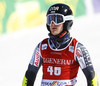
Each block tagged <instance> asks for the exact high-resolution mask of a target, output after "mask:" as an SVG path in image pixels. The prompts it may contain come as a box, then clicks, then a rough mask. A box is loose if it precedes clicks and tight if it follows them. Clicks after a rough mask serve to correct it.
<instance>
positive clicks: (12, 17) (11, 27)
mask: <svg viewBox="0 0 100 86" xmlns="http://www.w3.org/2000/svg"><path fill="white" fill-rule="evenodd" d="M55 3H65V4H67V5H69V6H70V7H71V9H72V11H73V14H74V17H75V18H74V24H73V26H72V28H71V30H70V33H71V36H72V37H75V38H76V39H77V40H78V41H79V42H81V43H83V44H84V46H85V47H86V48H87V49H88V51H89V53H90V56H91V60H92V63H93V65H94V69H95V71H96V73H97V76H98V79H99V82H100V69H99V68H100V62H99V61H100V56H99V51H100V50H99V49H100V38H99V37H100V0H0V86H21V84H22V80H23V77H24V74H25V71H26V70H27V67H28V64H29V62H30V59H31V57H32V54H33V51H34V48H35V47H36V46H37V44H38V43H39V42H41V41H42V40H43V39H44V38H47V37H48V33H49V32H48V31H47V29H46V25H45V24H46V12H47V10H48V8H49V6H51V5H52V4H55ZM41 79H42V68H40V70H39V72H38V75H37V78H36V82H35V85H34V86H40V84H41ZM77 79H78V82H77V84H76V86H87V83H86V78H85V76H84V74H83V73H82V71H81V69H79V73H78V78H77Z"/></svg>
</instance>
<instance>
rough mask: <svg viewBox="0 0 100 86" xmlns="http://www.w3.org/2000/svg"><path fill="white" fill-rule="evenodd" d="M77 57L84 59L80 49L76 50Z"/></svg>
mask: <svg viewBox="0 0 100 86" xmlns="http://www.w3.org/2000/svg"><path fill="white" fill-rule="evenodd" d="M76 56H77V57H82V52H81V51H80V50H79V49H77V50H76Z"/></svg>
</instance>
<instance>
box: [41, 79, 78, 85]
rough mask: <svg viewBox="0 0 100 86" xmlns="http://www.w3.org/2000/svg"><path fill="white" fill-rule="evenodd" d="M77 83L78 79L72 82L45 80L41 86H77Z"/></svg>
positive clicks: (71, 80)
mask: <svg viewBox="0 0 100 86" xmlns="http://www.w3.org/2000/svg"><path fill="white" fill-rule="evenodd" d="M76 82H77V80H76V78H74V79H70V80H57V81H56V80H43V81H42V83H41V86H65V85H75V84H76Z"/></svg>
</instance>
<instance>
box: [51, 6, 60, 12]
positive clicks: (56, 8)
mask: <svg viewBox="0 0 100 86" xmlns="http://www.w3.org/2000/svg"><path fill="white" fill-rule="evenodd" d="M52 10H55V11H56V10H59V7H58V6H57V7H55V6H54V7H51V8H50V11H52Z"/></svg>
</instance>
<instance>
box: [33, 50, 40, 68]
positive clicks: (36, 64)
mask: <svg viewBox="0 0 100 86" xmlns="http://www.w3.org/2000/svg"><path fill="white" fill-rule="evenodd" d="M39 60H40V58H39V51H36V54H35V61H34V66H36V67H39Z"/></svg>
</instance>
